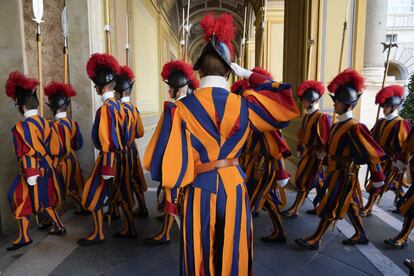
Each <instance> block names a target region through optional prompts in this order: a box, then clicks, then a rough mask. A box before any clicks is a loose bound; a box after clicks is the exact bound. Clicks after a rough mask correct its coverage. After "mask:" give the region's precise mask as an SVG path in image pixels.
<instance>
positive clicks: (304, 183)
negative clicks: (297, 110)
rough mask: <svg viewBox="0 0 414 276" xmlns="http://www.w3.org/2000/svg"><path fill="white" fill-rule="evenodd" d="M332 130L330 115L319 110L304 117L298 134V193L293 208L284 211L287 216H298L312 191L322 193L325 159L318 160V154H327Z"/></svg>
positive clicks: (296, 174)
mask: <svg viewBox="0 0 414 276" xmlns="http://www.w3.org/2000/svg"><path fill="white" fill-rule="evenodd" d="M330 128H331V120H330V119H329V117H328V115H327V114H326V113H323V112H320V111H319V110H316V111H314V112H312V113H310V114H306V115H305V116H304V117H303V120H302V124H301V126H300V128H299V131H298V134H297V138H298V142H297V151H298V152H300V154H301V159H300V160H299V163H298V166H297V169H296V173H295V186H296V188H297V190H298V193H297V194H296V198H295V201H294V203H293V205H292V207H290V208H289V209H288V210H286V211H284V214H285V215H286V216H297V215H298V213H299V209H300V207H301V206H302V205H303V202H304V201H305V199H306V197H307V196H308V193H309V191H310V190H312V189H313V188H316V189H317V191H318V193H321V192H322V187H321V185H323V171H322V161H323V159H319V158H318V153H322V155H323V153H324V152H325V146H326V143H327V141H328V136H329V130H330ZM320 196H321V195H319V197H320ZM315 205H316V204H315Z"/></svg>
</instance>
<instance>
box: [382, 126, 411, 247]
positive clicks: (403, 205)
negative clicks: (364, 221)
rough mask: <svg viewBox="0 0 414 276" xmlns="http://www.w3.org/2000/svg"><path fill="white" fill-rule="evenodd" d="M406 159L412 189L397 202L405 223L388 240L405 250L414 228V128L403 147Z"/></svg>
mask: <svg viewBox="0 0 414 276" xmlns="http://www.w3.org/2000/svg"><path fill="white" fill-rule="evenodd" d="M402 149H403V155H404V158H402V159H405V160H404V161H405V162H404V163H406V162H408V175H409V177H408V180H409V182H410V184H411V186H410V189H408V191H407V192H406V193H405V195H404V196H403V197H402V198H401V199H400V200H399V201H398V202H397V208H398V210H399V211H400V213H401V214H402V215H403V216H404V223H403V226H402V229H401V231H400V233H398V235H397V236H395V237H394V238H392V239H390V240H388V241H389V242H387V241H386V242H387V243H391V244H392V245H395V246H398V247H401V248H405V247H407V246H408V237H409V235H410V233H411V231H412V229H413V227H414V185H412V179H413V177H414V158H413V156H414V128H412V129H411V131H410V132H409V134H408V136H407V139H406V141H405V142H404V145H403V147H402Z"/></svg>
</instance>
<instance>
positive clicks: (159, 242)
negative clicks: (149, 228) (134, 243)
mask: <svg viewBox="0 0 414 276" xmlns="http://www.w3.org/2000/svg"><path fill="white" fill-rule="evenodd" d="M144 243H146V244H149V245H166V244H169V243H170V241H169V240H168V241H167V240H156V239H154V238H152V237H151V238H146V239H144Z"/></svg>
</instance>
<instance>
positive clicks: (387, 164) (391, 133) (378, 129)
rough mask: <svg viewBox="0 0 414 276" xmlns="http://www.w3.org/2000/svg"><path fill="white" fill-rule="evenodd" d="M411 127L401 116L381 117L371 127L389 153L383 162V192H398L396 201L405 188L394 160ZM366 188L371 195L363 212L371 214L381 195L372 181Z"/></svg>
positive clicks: (367, 214)
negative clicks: (375, 193)
mask: <svg viewBox="0 0 414 276" xmlns="http://www.w3.org/2000/svg"><path fill="white" fill-rule="evenodd" d="M410 129H411V126H410V123H409V122H408V121H407V120H404V119H403V118H401V117H400V116H397V117H395V118H394V119H391V120H386V119H384V118H382V119H379V120H378V121H377V122H376V123H375V125H374V127H373V128H372V129H371V134H372V137H374V139H375V141H376V142H377V143H378V144H379V145H380V146H381V147H382V148H383V150H384V151H385V153H386V155H387V158H386V160H384V161H382V162H381V167H382V170H383V172H384V174H385V176H386V179H385V185H384V186H383V187H382V188H381V194H382V193H384V192H386V191H387V190H392V191H394V193H395V194H396V201H398V199H399V198H400V197H401V196H402V195H403V189H402V186H401V185H400V184H401V183H402V179H403V175H402V174H401V173H400V172H399V170H398V169H397V168H395V167H394V166H393V162H394V161H395V160H397V159H398V157H399V154H400V153H401V151H402V147H403V145H404V142H405V140H406V139H407V135H408V133H409V132H410ZM366 190H367V191H368V192H369V193H370V195H369V198H368V202H367V204H366V205H365V207H364V208H363V210H362V214H363V215H364V216H369V215H370V214H371V213H372V207H373V206H374V204H375V202H376V200H377V199H378V198H379V197H380V195H374V192H375V190H376V188H375V187H374V186H373V185H372V183H368V185H367V187H366ZM377 194H378V193H377Z"/></svg>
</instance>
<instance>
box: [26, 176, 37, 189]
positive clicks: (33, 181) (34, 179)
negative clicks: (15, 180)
mask: <svg viewBox="0 0 414 276" xmlns="http://www.w3.org/2000/svg"><path fill="white" fill-rule="evenodd" d="M38 177H39V175H33V176H30V177H28V178H27V184H29V185H30V186H34V185H36V184H37V178H38Z"/></svg>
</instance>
